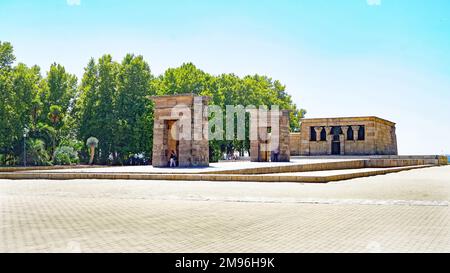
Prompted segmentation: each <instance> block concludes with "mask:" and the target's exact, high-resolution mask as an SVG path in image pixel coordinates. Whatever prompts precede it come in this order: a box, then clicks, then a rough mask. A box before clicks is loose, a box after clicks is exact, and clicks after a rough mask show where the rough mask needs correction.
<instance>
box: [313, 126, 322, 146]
mask: <svg viewBox="0 0 450 273" xmlns="http://www.w3.org/2000/svg"><path fill="white" fill-rule="evenodd" d="M314 130H315V131H316V141H317V142H319V141H320V133H321V132H322V127H321V126H317V127H314Z"/></svg>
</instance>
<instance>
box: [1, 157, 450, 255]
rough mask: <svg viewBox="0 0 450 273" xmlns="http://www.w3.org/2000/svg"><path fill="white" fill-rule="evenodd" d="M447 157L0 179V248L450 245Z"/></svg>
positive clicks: (421, 248)
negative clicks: (396, 164)
mask: <svg viewBox="0 0 450 273" xmlns="http://www.w3.org/2000/svg"><path fill="white" fill-rule="evenodd" d="M449 202H450V166H446V167H432V168H426V169H418V170H411V171H406V172H401V173H395V174H388V175H384V176H375V177H367V178H358V179H353V180H348V181H341V182H336V183H329V184H302V183H251V182H243V183H238V182H198V181H197V182H196V181H134V180H65V181H58V180H0V229H1V232H0V252H450V209H449Z"/></svg>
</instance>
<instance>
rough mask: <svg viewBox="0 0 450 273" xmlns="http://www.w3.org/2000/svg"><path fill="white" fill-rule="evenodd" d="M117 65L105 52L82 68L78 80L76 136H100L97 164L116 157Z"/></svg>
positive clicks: (82, 137)
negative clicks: (82, 71) (77, 123)
mask: <svg viewBox="0 0 450 273" xmlns="http://www.w3.org/2000/svg"><path fill="white" fill-rule="evenodd" d="M119 68H120V65H119V64H118V63H116V62H114V61H113V60H112V57H111V55H104V56H103V57H101V58H100V59H99V60H98V64H96V63H95V61H94V60H93V59H91V60H90V61H89V63H88V66H87V67H86V69H85V73H84V76H83V80H82V83H81V88H80V94H79V101H78V102H77V104H76V109H75V112H76V115H77V116H78V118H79V120H80V121H79V137H80V138H81V139H82V140H84V139H87V138H88V137H90V136H92V135H95V136H96V137H97V138H98V139H99V143H100V144H99V152H100V156H99V159H100V163H102V164H105V163H107V162H108V160H109V157H110V156H111V155H112V156H113V157H114V158H115V157H116V154H115V152H116V149H115V146H116V145H115V142H114V140H115V134H116V133H117V124H118V122H117V120H116V113H115V99H116V95H117V74H118V72H119Z"/></svg>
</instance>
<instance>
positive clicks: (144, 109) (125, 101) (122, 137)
mask: <svg viewBox="0 0 450 273" xmlns="http://www.w3.org/2000/svg"><path fill="white" fill-rule="evenodd" d="M152 79H153V76H152V74H151V71H150V67H149V65H148V64H147V63H146V62H145V61H144V58H143V57H142V56H137V57H136V56H134V55H132V54H128V55H126V56H125V58H124V59H123V61H122V63H121V65H120V70H119V73H118V79H117V96H116V103H115V111H114V112H115V113H116V119H117V122H118V123H117V126H118V131H117V132H116V140H115V144H116V151H117V152H118V156H119V157H120V161H122V162H123V161H124V160H126V159H127V158H128V157H129V156H131V155H133V154H135V153H144V154H145V155H146V156H147V157H150V154H151V150H152V147H151V145H152V144H151V143H152V142H151V139H152V133H153V125H152V124H153V108H152V105H151V103H150V100H149V99H148V96H150V95H155V92H154V89H153V88H152V85H151V81H152Z"/></svg>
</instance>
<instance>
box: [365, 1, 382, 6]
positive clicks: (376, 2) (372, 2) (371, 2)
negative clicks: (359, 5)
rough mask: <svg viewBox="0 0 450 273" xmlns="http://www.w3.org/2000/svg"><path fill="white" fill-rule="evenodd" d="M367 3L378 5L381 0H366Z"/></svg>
mask: <svg viewBox="0 0 450 273" xmlns="http://www.w3.org/2000/svg"><path fill="white" fill-rule="evenodd" d="M367 5H369V6H379V5H381V0H367Z"/></svg>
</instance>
